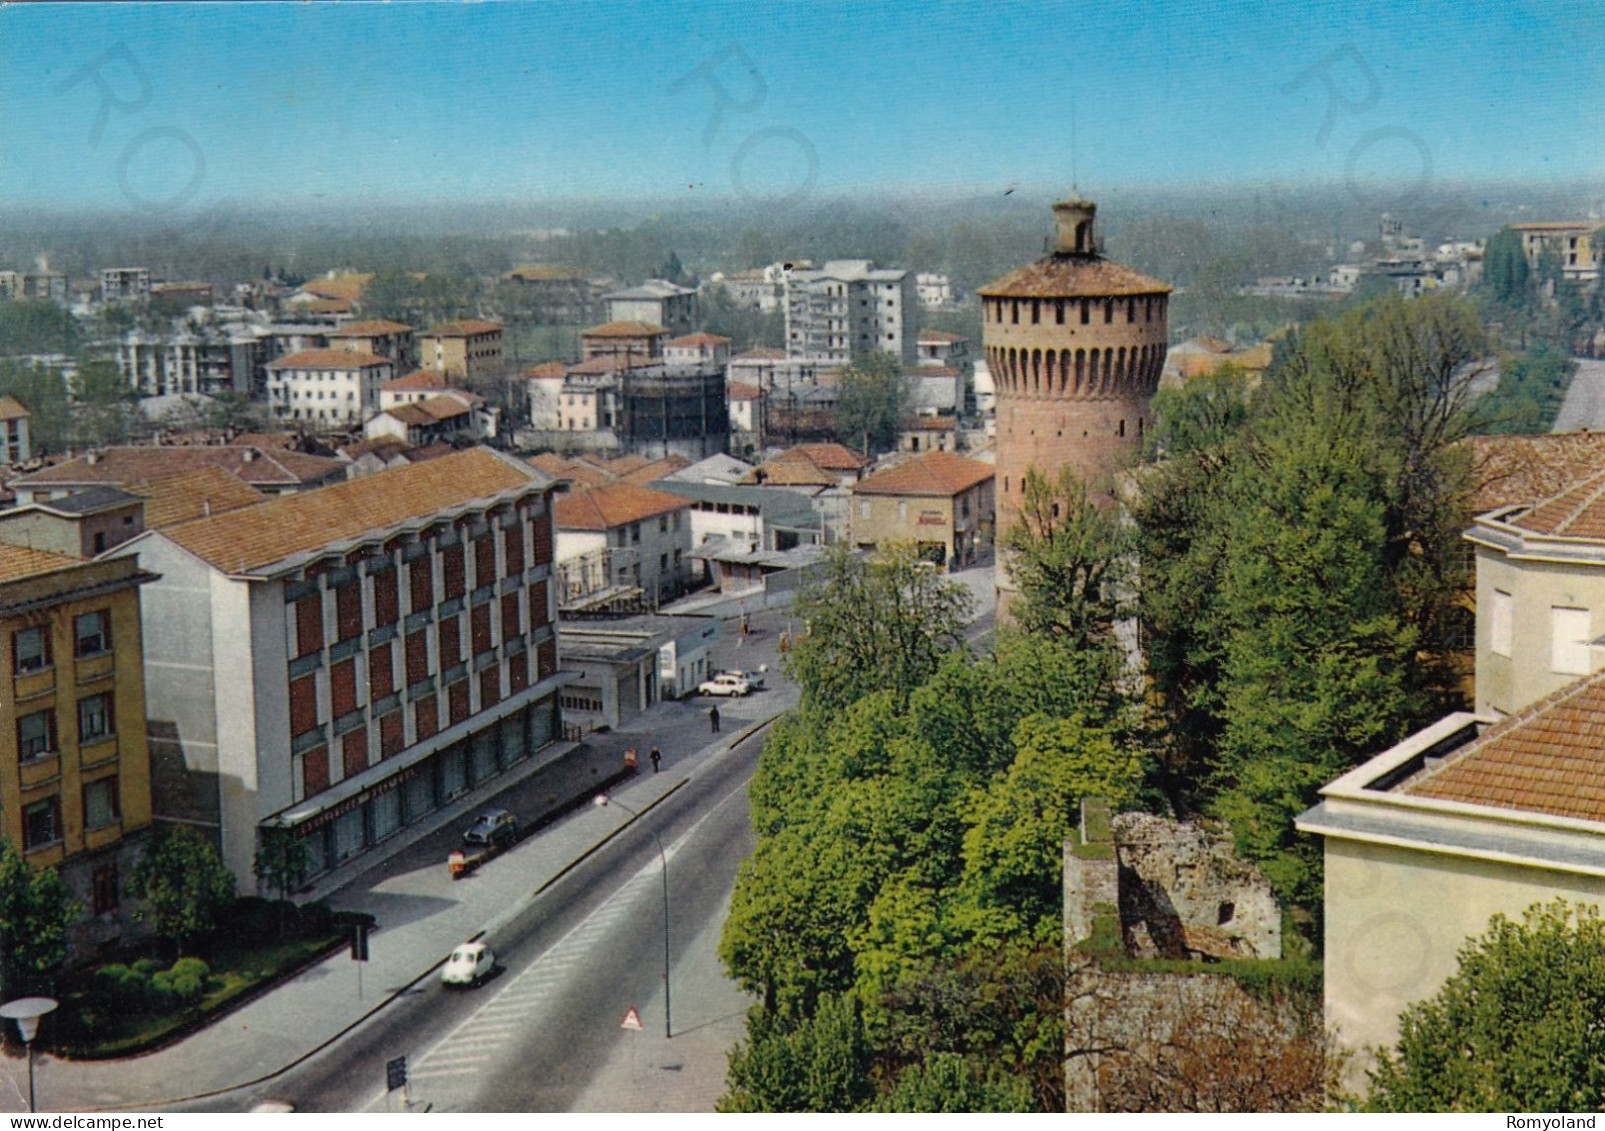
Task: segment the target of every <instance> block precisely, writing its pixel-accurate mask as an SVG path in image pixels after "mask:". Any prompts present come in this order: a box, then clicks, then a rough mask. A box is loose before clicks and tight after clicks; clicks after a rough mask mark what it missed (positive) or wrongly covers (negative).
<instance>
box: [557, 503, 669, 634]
mask: <svg viewBox="0 0 1605 1131" xmlns="http://www.w3.org/2000/svg"><path fill="white" fill-rule="evenodd" d="M690 510H691V503H690V501H689V500H687V499H683V498H681V497H679V496H678V495H671V494H669V493H667V492H665V491H655V490H652V489H651V488H647V487H639V486H636V485H635V484H632V483H612V484H609V485H607V486H603V487H594V488H591V489H589V490H585V491H571V492H569V493H568V494H565V495H562V496H560V497H559V498H558V500H557V505H556V513H557V560H558V571H559V573H560V574H561V581H562V586H561V590H560V593H559V597H560V600H561V602H562V607H563V608H564V609H565V610H573V611H580V610H588V609H605V608H610V607H640V606H649V607H656V606H657V605H658V604H660V603H661V602H663V601H666V600H669V599H670V598H672V597H675V596H678V595H679V593H680V592H681V591H682V590H684V589H685V587H686V585H687V584H688V583H689V582H690V580H691V572H690V570H691V567H690V563H689V562H688V561H687V560H686V558H687V555H688V554H690V552H691V514H690Z"/></svg>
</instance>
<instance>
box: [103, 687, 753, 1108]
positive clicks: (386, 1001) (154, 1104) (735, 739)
mask: <svg viewBox="0 0 1605 1131" xmlns="http://www.w3.org/2000/svg"><path fill="white" fill-rule="evenodd" d="M784 713H785V712H783V711H781V712H776V713H775V714H773V715H771V716H769V717H768V718H766V719H760V720H758V721H757V722H755V723H749V724H748V725H747V726H746V727H745V728H743V729H742V730H740V731H738V732H737V733H736V734H734V735H732V736H731V739H730V741H729V743H727V744H726V746H725V750H724V752H725V753H726V754H729V753H730V752H731V751H733V750H734V749H735V748H736V747H737V746H739V745H741V743H743V742H745V741H747V740H748V739H749V738H751V737H752V736H753V735H755V734H757V733H758V732H759V731H761V730H763V729H764V728H765V727H767V726H769V725H770V724H771V723H773V722H774V721H775V720H776V719H778V718H779V717H780V716H781V715H782V714H784ZM690 782H691V779H690V778H689V777H686V778H682V779H681V780H680V781H678V782H676V783H675V784H674V785H672V786H670V787H669V788H668V789H667V790H665V791H664V792H663V793H662V794H660V795H659V796H658V797H656V798H654V799H653V800H652V801H651V802H650V803H648V804H647V805H645V806H643V807H642V808H641V810H640V811H639V813H638V814H637V815H636V816H634V817H632V818H630V820H628V821H626V822H624V823H623V824H621V825H619V826H618V827H617V828H615V829H614V830H613V831H612V832H610V833H608V834H607V836H605V837H603V838H602V839H601V840H599V841H597V842H596V843H595V844H594V845H592V846H591V847H590V848H588V849H586V850H585V851H584V852H583V853H581V854H580V855H579V856H577V857H575V858H574V859H573V860H571V861H569V862H568V863H567V864H565V865H564V866H563V867H562V868H561V869H559V870H558V871H557V872H556V873H555V874H553V875H552V876H551V877H549V878H548V879H547V880H546V881H545V882H543V883H542V884H541V885H540V886H539V887H537V888H535V890H534V891H532V892H531V893H530V896H529V898H531V899H533V898H536V897H538V896H540V895H541V894H542V893H543V892H545V891H547V890H548V889H550V888H551V887H552V886H553V885H554V884H556V883H557V882H558V881H559V880H561V879H562V878H563V877H564V876H566V875H568V873H570V872H572V871H573V870H574V869H575V868H577V867H579V865H580V864H582V863H584V862H585V861H586V860H587V859H589V858H590V857H591V856H593V855H595V854H596V853H597V852H598V851H600V850H601V849H602V848H603V847H604V846H606V845H607V844H608V842H610V841H612V840H613V839H614V838H615V837H617V836H619V835H621V834H622V833H624V832H625V831H626V830H627V829H629V828H630V827H631V826H633V825H634V824H635V823H636V821H638V820H640V819H641V818H642V817H644V816H646V814H648V813H650V812H651V811H652V810H653V809H655V808H656V807H657V806H658V805H659V804H661V803H662V802H663V801H665V800H666V799H668V798H669V797H671V796H673V795H674V794H675V793H677V792H678V791H679V790H680V789H682V788H683V787H685V786H686V785H689V784H690ZM487 929H488V925H487V926H486V927H481V928H480V929H479V930H478V931H476V932H475V933H474V934H472V935H470V936H469V937H468V940H467V941H469V942H474V941H476V940H478V939H480V938H482V937H484V935H485V933H486V931H487ZM452 949H453V950H455V949H456V946H455V945H454V946H453V948H452ZM450 957H451V953H450V951H448V952H447V953H446V955H445V956H443V957H441V958H439V959H437V960H436V961H435V962H434V963H433V964H432V965H431V966H429V967H428V968H427V969H426V970H424V971H423V972H422V973H420V974H419V975H418V976H417V977H415V978H413V979H412V980H411V981H410V982H407V983H406V984H405V985H403V986H401V987H399V988H397V989H396V990H394V991H393V992H392V993H391V994H390V995H389V996H388V997H385V998H383V999H382V1000H380V1001H379V1002H377V1003H375V1005H374V1006H373V1008H372V1009H370V1010H368V1011H367V1012H366V1013H364V1014H362V1015H361V1016H360V1017H358V1018H356V1019H355V1020H353V1021H352V1022H350V1023H349V1024H347V1025H346V1026H345V1027H343V1028H341V1029H340V1030H338V1031H337V1032H335V1033H333V1034H331V1035H330V1036H329V1037H328V1038H327V1039H326V1040H324V1041H322V1042H321V1043H319V1044H318V1045H317V1046H316V1047H314V1048H311V1049H308V1050H307V1051H306V1052H304V1053H302V1054H300V1055H299V1056H297V1057H296V1058H295V1059H294V1060H291V1061H290V1062H289V1063H287V1064H285V1065H283V1066H281V1067H279V1068H276V1069H274V1070H273V1071H272V1072H268V1073H264V1074H263V1075H261V1076H257V1077H255V1078H253V1079H250V1080H242V1081H240V1082H239V1083H237V1084H228V1085H226V1086H224V1087H221V1088H211V1089H209V1090H207V1091H204V1092H197V1093H195V1094H194V1095H189V1096H175V1097H172V1098H169V1099H160V1100H149V1101H145V1102H141V1103H139V1104H137V1105H129V1104H127V1103H122V1104H110V1105H105V1106H101V1107H85V1108H79V1109H78V1111H79V1112H81V1113H95V1112H107V1111H138V1110H148V1109H153V1108H159V1107H167V1106H171V1105H174V1104H183V1103H193V1102H195V1101H196V1100H205V1099H210V1098H212V1097H213V1096H221V1095H226V1094H227V1093H229V1092H235V1091H239V1090H240V1089H242V1088H254V1087H257V1086H258V1085H261V1084H265V1083H267V1082H268V1081H270V1080H273V1079H275V1078H277V1077H279V1076H282V1075H284V1074H285V1073H286V1072H289V1071H290V1070H291V1069H293V1068H297V1067H299V1066H300V1065H302V1064H305V1063H306V1062H307V1061H308V1060H311V1059H312V1058H313V1057H315V1056H317V1055H318V1054H319V1053H321V1052H323V1051H324V1050H325V1049H327V1048H329V1047H330V1046H332V1045H334V1044H336V1043H338V1042H339V1041H341V1040H344V1039H345V1038H346V1037H347V1036H349V1035H350V1034H351V1033H353V1032H355V1031H356V1030H357V1029H358V1028H360V1027H361V1026H362V1025H363V1024H365V1023H366V1022H367V1021H369V1020H370V1019H371V1018H373V1017H374V1016H375V1015H377V1014H378V1013H379V1012H380V1011H381V1010H383V1009H385V1008H386V1007H387V1006H389V1005H390V1004H391V1003H393V1002H394V1001H395V1000H396V999H397V998H400V997H402V996H403V995H405V994H406V993H408V992H409V991H410V990H411V989H412V988H413V987H414V986H416V985H417V984H418V983H419V982H422V981H423V980H424V979H426V978H428V977H429V976H430V975H431V974H433V973H434V972H435V971H437V970H439V969H440V968H441V967H442V966H444V965H445V964H446V960H447V959H448V958H450ZM326 960H327V959H325V961H326ZM310 968H311V967H310V966H309V967H308V969H310Z"/></svg>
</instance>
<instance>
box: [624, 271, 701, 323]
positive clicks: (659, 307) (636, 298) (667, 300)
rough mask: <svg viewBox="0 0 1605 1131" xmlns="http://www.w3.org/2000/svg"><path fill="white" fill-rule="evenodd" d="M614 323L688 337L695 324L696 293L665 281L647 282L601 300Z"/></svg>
mask: <svg viewBox="0 0 1605 1131" xmlns="http://www.w3.org/2000/svg"><path fill="white" fill-rule="evenodd" d="M602 301H603V302H605V303H607V316H608V319H609V321H613V322H650V323H653V324H654V325H658V326H662V327H663V328H664V329H665V330H667V331H669V333H671V334H689V333H690V332H691V331H692V329H693V328H694V327H695V326H696V324H697V292H696V291H695V290H693V289H691V288H690V287H682V286H679V285H677V284H675V283H671V282H669V281H668V280H667V279H648V280H647V281H646V282H644V283H642V284H641V285H640V286H638V287H627V288H625V289H624V290H621V291H612V292H610V293H608V294H605V295H603V296H602Z"/></svg>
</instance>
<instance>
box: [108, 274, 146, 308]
mask: <svg viewBox="0 0 1605 1131" xmlns="http://www.w3.org/2000/svg"><path fill="white" fill-rule="evenodd" d="M149 300H150V268H148V267H105V268H102V269H101V272H100V301H101V302H104V303H106V304H107V305H108V306H110V305H114V304H118V303H137V302H148V301H149Z"/></svg>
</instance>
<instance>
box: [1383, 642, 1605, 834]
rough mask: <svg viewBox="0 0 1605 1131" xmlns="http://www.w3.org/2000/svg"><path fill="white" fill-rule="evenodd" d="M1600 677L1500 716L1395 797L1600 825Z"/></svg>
mask: <svg viewBox="0 0 1605 1131" xmlns="http://www.w3.org/2000/svg"><path fill="white" fill-rule="evenodd" d="M1602 751H1605V672H1597V673H1595V674H1594V675H1591V676H1585V677H1583V678H1582V679H1580V680H1578V681H1577V682H1576V683H1573V684H1570V685H1569V686H1567V687H1564V688H1562V689H1561V690H1559V691H1557V692H1555V693H1554V694H1553V695H1550V696H1549V697H1548V698H1545V699H1542V700H1540V701H1539V702H1537V703H1535V704H1533V705H1532V706H1530V707H1528V708H1527V709H1526V710H1525V711H1523V712H1521V713H1520V714H1518V715H1512V716H1511V717H1510V718H1508V719H1502V720H1501V721H1500V722H1499V723H1497V724H1496V725H1495V726H1493V727H1490V728H1489V729H1488V730H1486V731H1484V732H1483V733H1482V734H1481V735H1480V736H1479V737H1477V738H1476V739H1475V740H1473V741H1472V742H1469V743H1467V744H1466V745H1465V746H1463V747H1461V748H1460V749H1459V750H1457V751H1455V752H1454V753H1452V754H1450V755H1449V757H1448V758H1446V759H1445V760H1444V762H1443V764H1442V765H1441V766H1439V767H1437V768H1436V769H1428V770H1424V771H1422V772H1421V773H1419V774H1418V775H1417V776H1416V777H1415V778H1413V779H1411V780H1410V781H1408V782H1406V783H1405V784H1404V785H1403V786H1401V787H1400V792H1401V793H1407V794H1410V795H1412V796H1415V797H1431V798H1436V799H1437V800H1439V801H1459V802H1464V803H1466V804H1468V805H1489V806H1493V807H1494V808H1496V809H1516V810H1520V811H1522V812H1526V813H1543V814H1546V815H1548V816H1551V817H1572V818H1576V819H1578V820H1583V821H1605V757H1601V752H1602Z"/></svg>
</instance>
